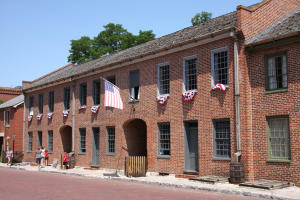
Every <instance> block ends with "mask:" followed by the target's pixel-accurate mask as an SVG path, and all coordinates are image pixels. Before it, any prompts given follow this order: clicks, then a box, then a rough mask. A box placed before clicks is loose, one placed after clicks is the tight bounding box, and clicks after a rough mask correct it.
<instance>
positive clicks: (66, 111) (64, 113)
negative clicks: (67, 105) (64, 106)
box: [63, 110, 69, 118]
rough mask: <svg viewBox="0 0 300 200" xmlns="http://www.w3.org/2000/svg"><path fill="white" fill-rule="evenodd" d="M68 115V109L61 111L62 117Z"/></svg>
mask: <svg viewBox="0 0 300 200" xmlns="http://www.w3.org/2000/svg"><path fill="white" fill-rule="evenodd" d="M68 115H69V111H68V110H64V111H63V117H64V118H67V117H68Z"/></svg>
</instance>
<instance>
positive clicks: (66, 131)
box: [59, 125, 72, 153]
mask: <svg viewBox="0 0 300 200" xmlns="http://www.w3.org/2000/svg"><path fill="white" fill-rule="evenodd" d="M59 132H60V137H61V142H62V146H63V150H64V152H67V153H70V152H71V151H72V127H71V126H67V125H66V126H63V127H61V128H60V130H59Z"/></svg>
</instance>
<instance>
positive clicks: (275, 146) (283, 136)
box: [268, 118, 290, 159]
mask: <svg viewBox="0 0 300 200" xmlns="http://www.w3.org/2000/svg"><path fill="white" fill-rule="evenodd" d="M268 124H269V130H270V133H269V141H270V153H271V158H276V159H289V158H290V146H289V127H288V118H273V119H269V120H268Z"/></svg>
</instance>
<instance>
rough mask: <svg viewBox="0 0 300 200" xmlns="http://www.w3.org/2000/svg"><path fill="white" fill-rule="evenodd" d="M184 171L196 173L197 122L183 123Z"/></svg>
mask: <svg viewBox="0 0 300 200" xmlns="http://www.w3.org/2000/svg"><path fill="white" fill-rule="evenodd" d="M184 128H185V134H184V172H187V173H197V172H198V169H199V166H198V123H197V122H185V124H184Z"/></svg>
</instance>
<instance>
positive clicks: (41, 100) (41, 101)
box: [39, 94, 43, 114]
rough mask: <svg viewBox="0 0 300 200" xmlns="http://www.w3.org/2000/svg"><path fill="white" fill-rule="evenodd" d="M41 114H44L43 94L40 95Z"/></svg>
mask: <svg viewBox="0 0 300 200" xmlns="http://www.w3.org/2000/svg"><path fill="white" fill-rule="evenodd" d="M39 114H43V94H39Z"/></svg>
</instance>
